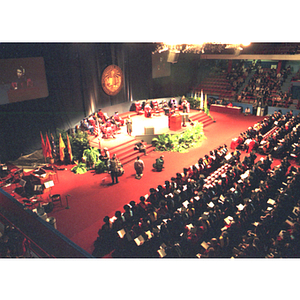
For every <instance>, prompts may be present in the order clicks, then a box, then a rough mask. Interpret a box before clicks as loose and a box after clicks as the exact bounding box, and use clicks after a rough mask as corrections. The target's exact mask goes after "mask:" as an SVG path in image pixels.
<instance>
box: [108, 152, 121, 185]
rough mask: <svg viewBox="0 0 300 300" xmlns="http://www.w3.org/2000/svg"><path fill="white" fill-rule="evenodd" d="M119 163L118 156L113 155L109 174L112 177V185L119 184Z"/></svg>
mask: <svg viewBox="0 0 300 300" xmlns="http://www.w3.org/2000/svg"><path fill="white" fill-rule="evenodd" d="M118 165H119V161H118V159H117V156H116V154H114V155H113V157H112V159H111V160H110V161H109V168H108V169H109V172H110V176H111V181H112V184H114V183H119V180H118V177H119V167H118Z"/></svg>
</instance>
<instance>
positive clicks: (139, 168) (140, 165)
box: [134, 156, 145, 179]
mask: <svg viewBox="0 0 300 300" xmlns="http://www.w3.org/2000/svg"><path fill="white" fill-rule="evenodd" d="M144 168H145V164H144V162H143V161H142V160H141V159H140V157H139V156H138V157H137V158H136V161H135V162H134V169H135V172H136V174H135V178H136V179H141V178H142V176H143V171H144Z"/></svg>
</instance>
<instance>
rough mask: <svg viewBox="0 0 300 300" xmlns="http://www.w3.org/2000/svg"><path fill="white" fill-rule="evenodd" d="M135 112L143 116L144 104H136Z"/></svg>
mask: <svg viewBox="0 0 300 300" xmlns="http://www.w3.org/2000/svg"><path fill="white" fill-rule="evenodd" d="M135 111H136V112H137V114H138V115H141V114H142V113H143V112H142V103H141V102H136V103H135Z"/></svg>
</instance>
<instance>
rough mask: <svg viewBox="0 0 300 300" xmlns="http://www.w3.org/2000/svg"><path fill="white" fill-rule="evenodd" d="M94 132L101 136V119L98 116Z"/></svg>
mask: <svg viewBox="0 0 300 300" xmlns="http://www.w3.org/2000/svg"><path fill="white" fill-rule="evenodd" d="M94 134H95V136H98V137H99V136H100V124H99V121H98V119H97V118H96V120H95V128H94Z"/></svg>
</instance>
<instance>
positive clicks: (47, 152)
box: [46, 133, 52, 158]
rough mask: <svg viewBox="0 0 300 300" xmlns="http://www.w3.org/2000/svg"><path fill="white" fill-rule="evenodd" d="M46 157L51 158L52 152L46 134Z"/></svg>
mask: <svg viewBox="0 0 300 300" xmlns="http://www.w3.org/2000/svg"><path fill="white" fill-rule="evenodd" d="M46 157H50V158H52V150H51V145H50V141H49V138H48V134H47V133H46Z"/></svg>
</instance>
